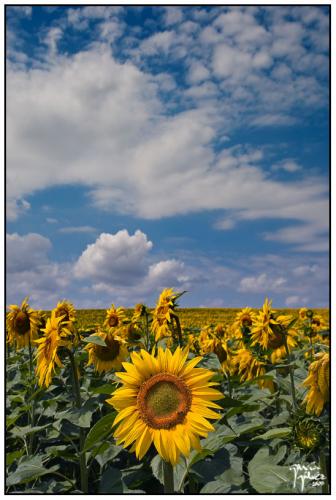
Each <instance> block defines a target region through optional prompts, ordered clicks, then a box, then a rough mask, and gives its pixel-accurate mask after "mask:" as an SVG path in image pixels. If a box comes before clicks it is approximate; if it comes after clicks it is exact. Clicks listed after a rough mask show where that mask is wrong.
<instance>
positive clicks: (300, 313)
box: [299, 307, 308, 320]
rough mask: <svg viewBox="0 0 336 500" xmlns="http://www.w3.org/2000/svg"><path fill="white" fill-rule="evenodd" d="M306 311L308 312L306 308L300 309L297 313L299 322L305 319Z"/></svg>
mask: <svg viewBox="0 0 336 500" xmlns="http://www.w3.org/2000/svg"><path fill="white" fill-rule="evenodd" d="M307 311H308V309H307V308H306V307H301V309H300V311H299V318H300V319H301V320H304V319H306V317H307Z"/></svg>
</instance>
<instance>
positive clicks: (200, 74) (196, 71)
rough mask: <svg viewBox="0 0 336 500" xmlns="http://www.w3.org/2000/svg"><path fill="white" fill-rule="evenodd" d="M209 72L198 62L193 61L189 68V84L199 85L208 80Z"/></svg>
mask: <svg viewBox="0 0 336 500" xmlns="http://www.w3.org/2000/svg"><path fill="white" fill-rule="evenodd" d="M209 76H210V72H209V70H208V69H207V68H206V67H205V66H204V65H203V64H201V63H200V62H198V61H193V62H192V63H191V65H190V68H189V74H188V80H189V82H190V83H192V84H194V83H200V82H202V81H204V80H206V79H207V78H209Z"/></svg>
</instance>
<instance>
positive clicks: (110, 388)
mask: <svg viewBox="0 0 336 500" xmlns="http://www.w3.org/2000/svg"><path fill="white" fill-rule="evenodd" d="M115 389H116V384H104V385H100V386H99V387H94V388H92V387H90V391H91V392H93V393H94V394H112V393H113V392H114V391H115Z"/></svg>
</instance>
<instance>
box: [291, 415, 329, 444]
mask: <svg viewBox="0 0 336 500" xmlns="http://www.w3.org/2000/svg"><path fill="white" fill-rule="evenodd" d="M324 435H325V429H324V428H323V426H322V425H321V423H320V422H319V420H318V419H316V418H311V417H303V418H301V419H300V420H298V422H296V423H295V425H294V426H293V437H294V442H295V444H296V445H297V446H298V447H299V448H301V449H302V450H304V451H310V450H313V449H315V448H316V447H317V446H319V445H320V444H321V443H323V441H324Z"/></svg>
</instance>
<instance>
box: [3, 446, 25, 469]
mask: <svg viewBox="0 0 336 500" xmlns="http://www.w3.org/2000/svg"><path fill="white" fill-rule="evenodd" d="M23 454H24V449H21V450H16V451H10V452H9V453H6V467H10V466H11V465H12V463H13V462H15V460H17V459H18V458H21V457H22V455H23Z"/></svg>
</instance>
